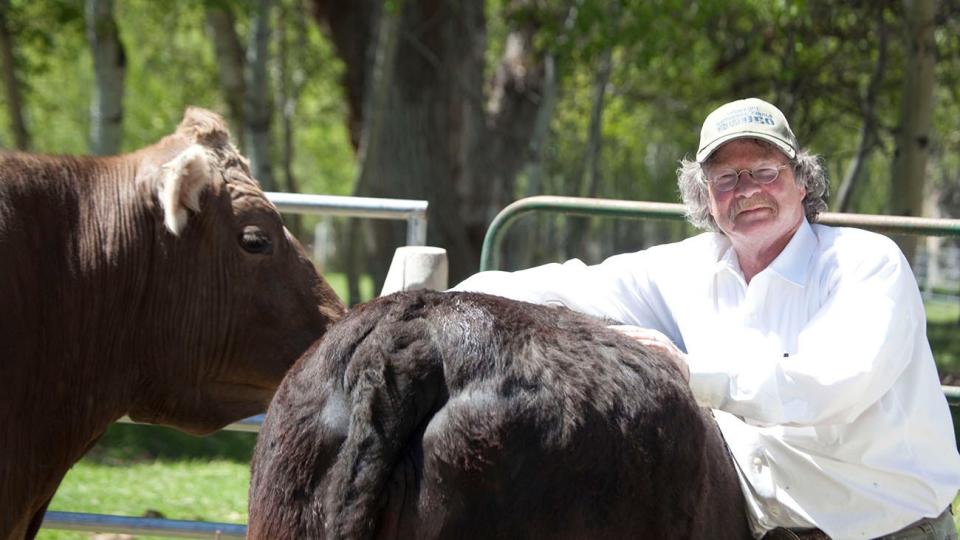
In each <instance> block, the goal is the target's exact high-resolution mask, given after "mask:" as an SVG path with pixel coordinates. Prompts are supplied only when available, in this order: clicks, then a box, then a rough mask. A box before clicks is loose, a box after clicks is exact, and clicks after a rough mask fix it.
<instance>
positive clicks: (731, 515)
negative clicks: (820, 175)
mask: <svg viewBox="0 0 960 540" xmlns="http://www.w3.org/2000/svg"><path fill="white" fill-rule="evenodd" d="M250 520H251V521H250V529H249V531H250V537H251V538H307V537H310V538H316V537H330V538H369V537H397V538H469V537H475V538H488V537H501V538H507V537H509V538H624V537H630V538H658V539H659V538H684V539H689V538H747V537H749V534H748V533H747V528H746V521H745V517H744V510H743V502H742V497H741V494H740V490H739V487H738V483H737V479H736V473H735V471H734V469H733V465H732V463H731V461H730V459H729V458H728V456H727V455H726V449H725V448H724V446H723V442H722V440H721V439H720V437H719V433H718V431H717V429H716V426H715V424H714V422H713V419H712V417H711V416H710V414H709V412H707V411H705V410H703V409H700V408H699V407H697V405H696V403H695V402H694V399H693V397H692V395H691V393H690V391H689V388H688V387H687V386H686V384H684V382H683V379H682V378H681V376H680V374H679V370H677V368H676V367H675V366H674V365H673V364H672V363H671V362H670V361H669V360H668V359H666V358H663V357H661V356H658V355H657V354H656V353H654V352H651V351H649V350H646V349H644V348H643V347H641V346H640V345H639V344H637V343H636V342H634V341H632V340H630V339H629V338H626V337H625V336H622V335H621V334H619V333H618V332H615V331H613V330H610V329H608V328H606V327H605V326H603V325H602V324H601V323H599V322H598V321H596V320H594V319H591V318H588V317H586V316H583V315H580V314H577V313H573V312H571V311H568V310H566V309H562V308H552V307H545V306H538V305H533V304H527V303H522V302H514V301H510V300H506V299H503V298H499V297H494V296H486V295H480V294H471V293H435V292H413V293H399V294H396V295H392V296H389V297H385V298H381V299H377V300H375V301H373V302H370V303H368V304H366V305H363V306H360V307H358V308H357V309H355V310H354V311H352V312H351V313H350V314H349V315H348V316H347V317H346V318H345V319H344V320H343V321H341V322H340V323H338V324H337V325H335V326H334V327H333V328H332V329H331V331H330V332H329V333H328V334H327V335H326V337H325V338H324V339H323V340H322V341H321V342H320V343H319V345H318V346H317V347H316V348H315V349H314V350H312V351H311V352H309V353H307V354H306V355H304V356H303V357H302V358H301V359H300V360H299V361H298V363H297V364H296V365H295V366H294V368H293V369H292V370H291V371H290V372H289V373H288V375H287V377H286V378H285V380H284V382H283V383H282V384H281V387H280V389H279V390H278V393H277V395H276V396H275V398H274V401H273V402H272V404H271V406H270V409H269V412H268V414H267V418H266V421H265V422H264V426H263V429H262V431H261V433H260V436H259V439H258V443H257V449H256V452H255V456H254V464H253V479H252V483H251V491H250Z"/></svg>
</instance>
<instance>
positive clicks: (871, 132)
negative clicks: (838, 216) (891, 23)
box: [833, 7, 887, 212]
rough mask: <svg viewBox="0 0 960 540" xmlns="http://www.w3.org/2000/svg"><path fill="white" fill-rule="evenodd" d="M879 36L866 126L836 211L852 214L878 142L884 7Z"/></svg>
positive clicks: (884, 58)
mask: <svg viewBox="0 0 960 540" xmlns="http://www.w3.org/2000/svg"><path fill="white" fill-rule="evenodd" d="M877 37H878V42H877V62H876V64H874V69H873V73H871V74H870V81H869V82H868V83H867V89H866V92H865V93H864V96H863V100H862V101H861V103H860V110H861V112H862V114H863V123H862V124H861V125H860V143H859V144H858V145H857V153H856V154H854V156H853V158H852V159H851V160H850V164H849V166H848V167H847V172H846V174H845V175H844V177H843V181H842V182H841V183H840V187H839V189H837V196H836V198H835V199H834V205H833V206H834V211H836V212H849V211H850V206H851V204H852V203H853V189H854V187H855V186H856V184H857V182H858V181H859V180H860V177H861V176H862V172H863V166H864V164H865V162H866V161H867V158H868V157H869V155H870V153H871V152H872V151H873V149H874V148H875V147H876V145H877V142H878V138H877V117H876V106H877V93H878V91H879V88H880V82H881V81H882V79H883V74H884V72H885V71H886V69H887V66H886V64H887V25H886V23H885V22H884V9H883V7H879V8H878V11H877Z"/></svg>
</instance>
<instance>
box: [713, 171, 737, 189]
mask: <svg viewBox="0 0 960 540" xmlns="http://www.w3.org/2000/svg"><path fill="white" fill-rule="evenodd" d="M711 182H713V187H714V188H716V189H717V191H730V190H731V189H733V187H734V186H736V185H737V173H736V172H734V171H722V172H721V173H720V174H717V175H716V176H714V177H713V179H712V180H711Z"/></svg>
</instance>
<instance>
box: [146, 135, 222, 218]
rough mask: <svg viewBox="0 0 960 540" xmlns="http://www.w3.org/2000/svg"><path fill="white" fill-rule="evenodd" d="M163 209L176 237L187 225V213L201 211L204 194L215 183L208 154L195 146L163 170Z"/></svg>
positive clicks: (161, 185) (161, 174) (161, 184)
mask: <svg viewBox="0 0 960 540" xmlns="http://www.w3.org/2000/svg"><path fill="white" fill-rule="evenodd" d="M159 176H160V185H159V186H158V191H159V195H160V206H161V207H162V208H163V223H164V225H166V226H167V229H169V230H170V232H172V233H173V234H174V235H179V234H180V231H182V230H183V228H184V227H186V225H187V217H188V214H187V210H193V211H194V212H199V211H200V194H201V193H202V192H203V190H204V189H206V188H207V187H208V186H209V185H210V182H211V181H212V178H213V174H212V171H211V169H210V161H209V159H208V158H207V151H206V150H205V149H204V148H203V147H202V146H200V145H198V144H194V145H191V146H189V147H187V149H186V150H184V151H183V152H180V154H178V155H177V157H175V158H173V159H171V160H170V161H168V162H166V163H164V164H163V165H161V166H160V175H159Z"/></svg>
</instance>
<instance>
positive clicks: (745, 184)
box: [735, 170, 760, 196]
mask: <svg viewBox="0 0 960 540" xmlns="http://www.w3.org/2000/svg"><path fill="white" fill-rule="evenodd" d="M735 191H736V193H737V194H738V195H746V196H749V195H752V194H754V193H756V192H757V191H760V184H758V183H757V182H755V181H754V180H753V175H752V174H750V171H749V170H744V171H740V173H739V174H738V178H737V185H736V188H735Z"/></svg>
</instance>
